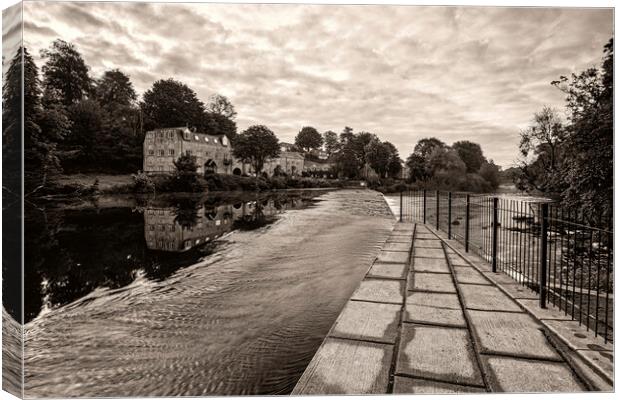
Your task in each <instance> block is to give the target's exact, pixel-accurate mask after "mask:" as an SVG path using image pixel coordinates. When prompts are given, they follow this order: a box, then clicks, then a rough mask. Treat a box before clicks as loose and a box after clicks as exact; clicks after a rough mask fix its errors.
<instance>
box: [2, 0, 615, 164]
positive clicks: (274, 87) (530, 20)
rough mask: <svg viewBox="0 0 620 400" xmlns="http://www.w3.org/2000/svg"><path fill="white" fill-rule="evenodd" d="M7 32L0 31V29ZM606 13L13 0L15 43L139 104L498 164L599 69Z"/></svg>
mask: <svg viewBox="0 0 620 400" xmlns="http://www.w3.org/2000/svg"><path fill="white" fill-rule="evenodd" d="M3 33H6V32H3ZM612 35H613V11H612V10H611V9H583V8H581V9H575V8H573V9H569V8H494V7H423V6H335V5H333V6H324V5H276V4H273V5H260V4H245V5H243V4H153V3H151V4H147V3H62V2H45V3H44V2H26V3H25V5H24V42H25V45H26V47H27V48H28V49H29V51H30V53H31V54H33V55H34V56H35V61H36V62H37V65H38V66H39V67H40V66H41V65H42V63H43V61H42V60H41V58H40V56H39V53H40V50H41V49H44V48H47V47H49V45H50V44H51V42H52V41H53V40H54V39H56V38H61V39H63V40H66V41H69V42H72V43H73V44H75V45H76V47H77V49H78V50H79V51H80V52H81V53H82V55H83V57H84V59H85V61H86V63H87V64H88V65H89V66H90V73H91V75H92V76H93V77H99V76H101V74H102V73H103V71H105V70H107V69H113V68H119V69H121V70H122V71H123V72H125V73H127V74H128V75H129V76H130V78H131V80H132V82H133V84H134V86H135V88H136V90H137V92H138V93H139V94H142V93H143V92H144V91H145V90H147V89H148V88H149V87H151V85H152V84H153V82H154V81H156V80H158V79H166V78H169V77H172V78H175V79H177V80H180V81H182V82H184V83H186V84H187V85H189V86H190V87H191V88H192V89H194V90H195V91H196V93H197V94H198V97H199V98H200V99H201V100H203V101H204V102H206V101H207V100H208V98H209V96H210V95H212V94H214V93H220V94H223V95H225V96H227V97H228V98H229V99H230V100H231V101H232V103H233V104H234V106H235V108H236V111H237V113H238V115H237V125H238V129H239V131H242V130H243V129H245V128H247V127H248V126H250V125H254V124H263V125H266V126H268V127H269V128H270V129H271V130H273V131H274V132H275V133H276V135H277V136H278V137H279V138H280V140H282V141H287V142H292V141H293V140H294V137H295V135H296V134H297V132H298V131H299V130H300V129H301V128H302V127H303V126H307V125H309V126H314V127H315V128H317V129H318V130H319V131H320V132H324V131H326V130H333V131H335V132H341V131H342V129H343V128H344V127H345V126H350V127H352V128H353V129H354V130H355V131H356V132H359V131H369V132H373V133H376V134H377V135H379V136H380V138H381V139H382V140H389V141H390V142H392V143H394V144H395V145H396V147H397V148H398V150H399V152H400V154H401V157H402V158H403V159H404V158H406V157H407V156H408V155H409V154H410V153H411V152H412V150H413V148H414V146H415V144H416V142H417V141H418V140H420V139H422V138H425V137H437V138H439V139H441V140H443V141H445V142H446V143H448V144H452V143H453V142H455V141H458V140H471V141H474V142H477V143H479V144H480V145H481V146H482V149H483V151H484V153H485V156H486V157H487V158H489V159H493V160H494V161H495V162H496V163H498V164H499V165H502V166H504V167H508V166H510V165H512V164H513V163H514V162H515V161H516V159H517V148H518V142H519V132H520V130H521V129H524V128H525V127H527V126H528V125H529V123H530V121H531V119H532V116H533V114H534V113H535V112H536V111H538V110H540V109H541V108H542V107H543V106H544V105H549V106H552V107H556V108H558V109H559V110H561V111H562V112H563V105H564V97H565V96H564V94H563V93H562V92H560V91H559V90H558V89H556V88H554V87H552V86H551V85H550V82H551V81H553V80H555V79H557V78H558V77H559V76H561V75H567V74H570V73H571V72H579V71H581V70H583V69H585V68H588V67H591V66H597V65H600V61H601V58H602V55H603V53H602V50H603V46H604V45H605V43H606V42H607V41H608V40H609V38H610V37H611V36H612Z"/></svg>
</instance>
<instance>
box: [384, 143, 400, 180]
mask: <svg viewBox="0 0 620 400" xmlns="http://www.w3.org/2000/svg"><path fill="white" fill-rule="evenodd" d="M383 145H384V146H385V147H386V148H387V149H388V151H389V153H390V161H389V162H388V165H387V171H386V172H387V175H388V176H389V177H392V178H398V177H400V173H401V171H402V170H403V160H401V159H400V155H399V154H398V149H397V148H396V146H394V145H393V144H392V143H390V142H383Z"/></svg>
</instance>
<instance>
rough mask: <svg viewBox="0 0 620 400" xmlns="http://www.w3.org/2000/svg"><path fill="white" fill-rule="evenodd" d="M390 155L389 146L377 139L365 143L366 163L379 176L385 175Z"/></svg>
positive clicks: (383, 176)
mask: <svg viewBox="0 0 620 400" xmlns="http://www.w3.org/2000/svg"><path fill="white" fill-rule="evenodd" d="M391 156H392V154H391V152H390V148H389V147H388V146H386V145H385V144H383V143H381V142H380V141H379V140H373V141H372V142H370V143H368V145H366V159H367V161H368V164H369V165H370V167H371V168H372V169H374V170H375V172H376V173H377V174H378V175H379V177H381V178H385V177H386V174H387V170H388V165H389V163H390V158H391Z"/></svg>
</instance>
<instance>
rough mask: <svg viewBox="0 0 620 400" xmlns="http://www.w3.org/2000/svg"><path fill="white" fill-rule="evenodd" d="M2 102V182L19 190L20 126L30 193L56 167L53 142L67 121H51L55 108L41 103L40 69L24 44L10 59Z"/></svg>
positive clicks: (39, 186) (57, 168)
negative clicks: (56, 127) (54, 125)
mask: <svg viewBox="0 0 620 400" xmlns="http://www.w3.org/2000/svg"><path fill="white" fill-rule="evenodd" d="M22 74H23V81H22ZM22 82H23V92H22ZM22 100H23V125H22ZM2 103H3V111H2V123H3V127H4V129H3V132H2V136H3V146H2V147H3V160H4V161H5V174H4V178H5V179H4V185H5V187H7V188H9V190H11V191H12V192H13V193H17V192H18V191H19V190H20V189H19V180H20V177H21V172H20V171H21V145H22V142H21V135H22V126H23V133H24V137H23V140H24V141H23V147H24V189H25V190H26V195H29V194H31V192H33V191H36V190H38V189H40V188H42V187H44V186H45V185H46V183H47V180H48V178H49V176H50V175H51V174H53V173H55V172H58V171H59V169H60V167H59V163H58V158H57V155H56V142H57V141H58V140H59V139H61V136H62V134H63V133H64V132H63V131H62V128H64V127H65V126H66V124H67V121H63V120H61V121H54V120H53V119H52V117H53V116H54V110H53V109H51V110H47V109H44V108H42V107H41V84H40V81H39V72H38V69H37V67H36V65H35V63H34V60H33V59H32V56H31V55H30V54H29V53H28V50H27V49H26V48H22V47H20V48H19V49H18V51H17V53H16V54H15V56H14V57H13V59H12V60H11V64H10V66H9V69H8V72H7V75H6V79H5V82H4V86H3V88H2ZM50 122H51V123H52V124H55V123H56V122H58V124H59V125H60V127H59V128H60V129H56V130H51V129H48V124H49V123H50ZM63 122H64V125H63ZM42 124H44V126H43V127H42Z"/></svg>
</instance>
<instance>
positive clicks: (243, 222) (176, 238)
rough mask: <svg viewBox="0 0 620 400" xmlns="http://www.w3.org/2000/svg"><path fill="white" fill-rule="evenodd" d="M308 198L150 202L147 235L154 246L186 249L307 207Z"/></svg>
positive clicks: (145, 232)
mask: <svg viewBox="0 0 620 400" xmlns="http://www.w3.org/2000/svg"><path fill="white" fill-rule="evenodd" d="M308 202H309V199H307V198H289V197H285V198H283V196H278V197H268V198H263V199H256V200H253V201H246V202H237V203H234V204H225V205H219V206H214V205H208V204H207V203H203V204H200V203H198V202H196V201H194V200H186V201H183V202H181V203H178V204H177V205H176V206H174V207H153V206H147V207H146V208H145V210H144V237H145V240H146V244H147V247H148V249H150V250H162V251H175V252H183V251H187V250H189V249H191V248H193V247H196V246H199V245H203V244H205V243H209V242H211V241H213V240H215V239H218V238H220V237H221V236H222V235H224V234H225V233H227V232H229V231H231V230H232V229H239V230H253V229H258V228H261V227H263V226H266V225H269V224H270V223H272V222H273V221H275V219H276V218H277V214H279V213H282V212H284V211H285V210H294V209H299V208H302V207H305V206H307V204H308Z"/></svg>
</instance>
